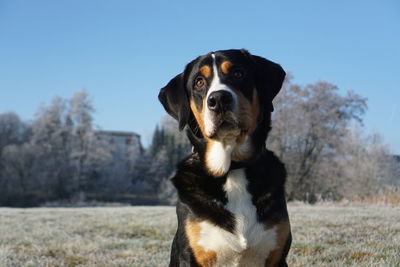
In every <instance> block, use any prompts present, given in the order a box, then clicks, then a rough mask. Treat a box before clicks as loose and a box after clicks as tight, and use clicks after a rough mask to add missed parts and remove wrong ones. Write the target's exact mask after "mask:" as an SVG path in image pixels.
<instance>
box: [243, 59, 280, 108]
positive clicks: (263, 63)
mask: <svg viewBox="0 0 400 267" xmlns="http://www.w3.org/2000/svg"><path fill="white" fill-rule="evenodd" d="M251 57H252V60H253V63H254V65H255V74H256V75H255V76H256V77H255V79H256V87H257V92H258V94H259V97H260V104H261V106H262V107H263V108H264V109H262V110H265V109H268V110H269V111H273V110H274V107H273V105H272V100H273V99H274V97H275V96H276V95H277V94H278V92H279V91H280V90H281V87H282V84H283V81H284V79H285V76H286V72H285V71H284V70H283V68H282V67H281V66H280V65H278V64H276V63H274V62H272V61H269V60H267V59H265V58H262V57H259V56H251ZM265 111H266V110H265Z"/></svg>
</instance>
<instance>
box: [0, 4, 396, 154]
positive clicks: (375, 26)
mask: <svg viewBox="0 0 400 267" xmlns="http://www.w3.org/2000/svg"><path fill="white" fill-rule="evenodd" d="M304 3H305V4H304ZM207 4H208V5H210V6H213V9H212V11H208V10H207V9H206V10H203V9H199V6H198V5H196V4H195V3H188V2H181V1H174V2H172V3H170V2H168V3H167V2H161V1H149V2H146V3H137V2H130V1H121V2H118V4H115V3H114V4H112V3H110V2H107V1H85V2H70V1H58V2H52V1H47V0H42V1H35V2H24V1H2V2H0V62H3V64H0V73H1V76H2V77H1V79H0V113H4V112H6V111H13V112H15V113H16V114H18V115H19V116H20V118H21V119H22V120H23V121H31V120H33V119H34V114H35V112H36V111H37V110H38V108H39V106H40V104H41V103H46V104H48V103H49V102H50V101H51V99H52V98H53V97H54V96H55V95H59V96H61V97H63V98H69V97H71V96H72V94H73V93H74V92H76V91H80V90H83V89H85V90H86V91H87V92H88V94H89V96H90V97H91V99H92V100H93V101H92V103H93V106H94V108H95V109H96V112H95V113H94V124H95V125H98V126H100V129H101V130H113V131H129V132H135V133H138V134H139V135H140V136H141V142H142V144H143V145H144V146H145V147H146V146H148V144H149V143H150V141H151V136H152V133H153V131H154V129H155V127H156V125H157V124H159V123H160V121H161V119H162V117H163V116H164V115H165V114H166V113H165V111H164V110H163V108H162V106H161V104H160V103H159V102H158V99H157V94H158V91H159V89H160V88H162V87H163V86H164V85H165V84H166V83H167V82H168V81H169V80H170V79H171V78H173V77H174V76H175V75H176V74H178V73H180V72H181V71H183V68H184V66H185V65H186V64H187V63H188V62H189V61H190V60H192V59H194V58H195V57H197V56H198V55H201V54H204V53H207V52H209V51H216V50H220V49H229V48H245V49H248V50H249V51H250V52H251V53H253V54H255V55H259V56H263V57H265V58H268V59H270V60H272V61H274V62H277V63H279V64H281V65H282V66H283V68H284V69H285V70H286V72H290V73H292V74H293V76H294V79H293V83H296V84H300V85H306V84H308V83H314V82H316V81H318V80H324V81H327V82H330V83H333V84H336V85H337V86H338V88H339V92H340V94H341V95H343V94H344V93H345V92H346V91H348V90H352V91H354V92H356V93H358V94H359V95H361V96H362V97H366V98H367V99H368V100H367V104H368V110H367V112H366V114H365V115H364V117H363V118H364V125H365V127H364V128H365V129H366V132H367V133H372V132H377V133H379V134H381V135H382V136H383V138H384V141H385V143H388V144H389V146H390V148H391V150H392V153H393V154H400V138H399V132H400V119H399V117H400V107H399V102H400V101H399V99H400V90H399V88H398V87H399V84H400V75H399V73H398V62H399V61H400V49H399V47H400V27H399V26H400V17H399V16H398V14H399V11H400V3H398V2H396V1H387V2H385V3H384V4H379V3H376V2H374V1H354V2H351V3H348V2H346V1H336V2H334V3H329V4H322V3H321V2H318V1H306V2H303V3H294V2H293V3H291V4H290V5H289V4H287V3H286V2H285V3H282V2H280V3H273V2H262V3H261V2H257V4H254V3H247V4H236V5H234V4H233V3H231V2H229V1H221V2H211V1H205V2H202V5H207ZM218 10H223V11H224V12H222V11H218ZM4 62H5V64H4Z"/></svg>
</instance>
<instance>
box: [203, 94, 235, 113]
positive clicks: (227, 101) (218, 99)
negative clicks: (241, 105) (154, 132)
mask: <svg viewBox="0 0 400 267" xmlns="http://www.w3.org/2000/svg"><path fill="white" fill-rule="evenodd" d="M232 103H233V97H232V94H231V93H230V92H228V91H226V90H219V91H215V92H212V93H211V94H210V95H209V97H208V99H207V106H208V108H209V109H210V110H212V111H215V112H220V111H225V110H229V109H231V108H232Z"/></svg>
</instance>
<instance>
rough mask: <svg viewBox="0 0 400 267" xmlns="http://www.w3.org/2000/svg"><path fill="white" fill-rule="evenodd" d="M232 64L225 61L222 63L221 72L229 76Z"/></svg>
mask: <svg viewBox="0 0 400 267" xmlns="http://www.w3.org/2000/svg"><path fill="white" fill-rule="evenodd" d="M232 65H233V64H232V62H230V61H224V62H222V64H221V71H222V73H224V74H228V72H229V69H230V68H231V67H232Z"/></svg>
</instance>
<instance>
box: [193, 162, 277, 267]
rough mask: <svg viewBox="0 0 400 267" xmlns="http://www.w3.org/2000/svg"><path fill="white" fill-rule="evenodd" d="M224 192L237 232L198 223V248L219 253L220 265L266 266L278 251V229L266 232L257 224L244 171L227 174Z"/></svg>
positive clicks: (218, 261) (239, 170) (218, 264)
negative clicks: (273, 253)
mask: <svg viewBox="0 0 400 267" xmlns="http://www.w3.org/2000/svg"><path fill="white" fill-rule="evenodd" d="M224 190H225V192H226V194H227V198H228V203H227V205H226V208H227V209H228V210H229V211H231V212H232V213H233V214H234V215H235V219H236V228H235V233H234V234H232V233H229V232H227V231H225V230H224V229H222V228H220V227H218V226H215V225H214V224H211V223H209V222H207V221H203V222H201V223H200V224H199V225H200V227H201V231H200V239H199V242H198V245H200V246H202V247H203V248H204V249H205V250H213V251H217V255H218V257H217V266H264V264H265V260H266V258H267V257H268V255H269V253H270V252H271V251H272V250H274V249H276V248H277V231H276V228H275V227H273V228H272V229H269V230H265V229H264V225H262V224H260V223H259V222H258V221H257V213H256V207H255V206H254V205H253V203H252V201H251V195H250V194H249V192H248V191H247V179H246V177H245V172H244V170H243V169H238V170H233V171H231V172H230V173H229V174H228V177H227V181H226V183H225V185H224Z"/></svg>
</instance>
